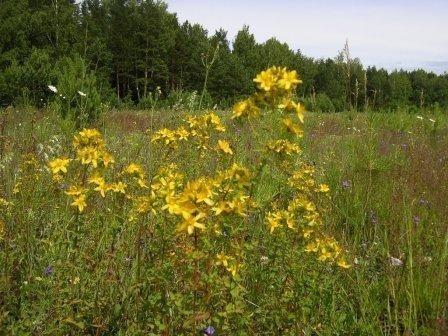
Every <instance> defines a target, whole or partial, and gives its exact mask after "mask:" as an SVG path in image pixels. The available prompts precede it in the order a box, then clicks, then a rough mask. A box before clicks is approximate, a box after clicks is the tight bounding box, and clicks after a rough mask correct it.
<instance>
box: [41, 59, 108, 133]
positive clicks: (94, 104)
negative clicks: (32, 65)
mask: <svg viewBox="0 0 448 336" xmlns="http://www.w3.org/2000/svg"><path fill="white" fill-rule="evenodd" d="M56 82H57V84H56V87H54V86H50V90H52V91H53V92H54V93H55V95H54V99H53V102H54V104H53V105H54V107H55V109H56V110H57V111H58V112H59V113H60V115H61V116H62V118H69V119H72V120H73V121H74V122H75V124H76V127H77V128H79V127H81V126H82V125H86V124H88V123H90V122H92V121H93V120H96V119H97V118H98V116H99V114H100V113H101V110H102V108H103V105H102V104H101V91H100V88H99V84H98V82H97V79H96V76H95V74H94V73H93V72H91V71H89V70H88V68H87V67H86V65H85V61H84V60H83V59H82V58H80V57H74V58H65V59H62V60H61V61H60V62H59V63H58V67H57V70H56Z"/></svg>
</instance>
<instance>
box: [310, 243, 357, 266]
mask: <svg viewBox="0 0 448 336" xmlns="http://www.w3.org/2000/svg"><path fill="white" fill-rule="evenodd" d="M305 251H307V252H310V253H311V252H312V253H317V254H318V255H319V257H318V260H320V261H331V262H336V263H337V264H338V266H340V267H342V268H350V267H351V266H350V265H349V264H348V263H347V261H346V259H345V257H344V255H343V251H342V249H341V247H340V246H339V244H338V242H337V241H336V240H335V239H334V238H332V237H325V238H316V240H315V241H314V242H310V243H309V244H308V245H307V246H306V248H305Z"/></svg>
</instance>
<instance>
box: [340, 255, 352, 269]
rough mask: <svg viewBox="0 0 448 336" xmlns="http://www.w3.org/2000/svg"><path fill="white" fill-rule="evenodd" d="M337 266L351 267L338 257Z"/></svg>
mask: <svg viewBox="0 0 448 336" xmlns="http://www.w3.org/2000/svg"><path fill="white" fill-rule="evenodd" d="M338 266H339V267H342V268H346V269H347V268H350V267H352V266H351V265H350V264H348V263H347V261H346V260H345V259H344V258H340V259H339V260H338Z"/></svg>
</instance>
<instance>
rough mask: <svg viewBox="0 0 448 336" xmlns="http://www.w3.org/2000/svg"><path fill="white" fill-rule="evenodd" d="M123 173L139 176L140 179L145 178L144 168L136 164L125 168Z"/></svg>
mask: <svg viewBox="0 0 448 336" xmlns="http://www.w3.org/2000/svg"><path fill="white" fill-rule="evenodd" d="M123 172H124V173H126V174H128V175H134V174H137V175H138V176H139V177H140V178H143V176H144V172H143V168H142V166H140V165H139V164H136V163H130V164H129V165H128V166H127V167H126V168H124V170H123Z"/></svg>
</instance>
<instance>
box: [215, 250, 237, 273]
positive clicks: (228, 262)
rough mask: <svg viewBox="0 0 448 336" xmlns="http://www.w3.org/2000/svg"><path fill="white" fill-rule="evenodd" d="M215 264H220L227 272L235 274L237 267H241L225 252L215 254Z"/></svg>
mask: <svg viewBox="0 0 448 336" xmlns="http://www.w3.org/2000/svg"><path fill="white" fill-rule="evenodd" d="M215 265H216V266H220V265H222V266H223V267H224V268H225V269H226V270H227V271H228V272H230V273H231V274H232V276H235V275H236V273H237V271H238V269H239V268H240V267H241V266H240V265H239V264H238V262H237V261H236V260H235V258H234V257H231V256H228V255H226V254H225V253H218V254H217V255H216V261H215Z"/></svg>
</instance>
